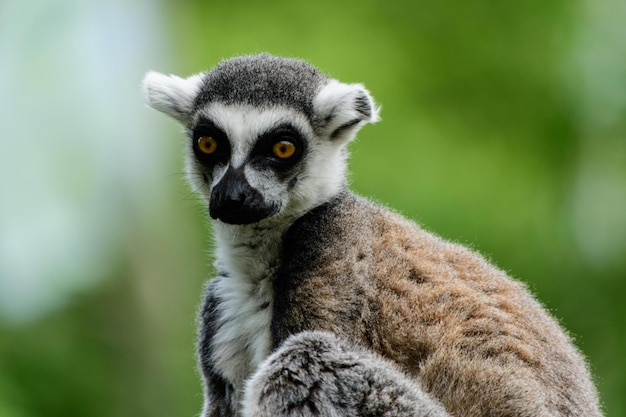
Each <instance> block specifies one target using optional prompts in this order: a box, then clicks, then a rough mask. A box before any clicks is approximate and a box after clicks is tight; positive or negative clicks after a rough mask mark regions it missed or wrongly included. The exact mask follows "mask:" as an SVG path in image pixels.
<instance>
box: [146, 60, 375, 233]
mask: <svg viewBox="0 0 626 417" xmlns="http://www.w3.org/2000/svg"><path fill="white" fill-rule="evenodd" d="M143 87H144V93H145V97H146V101H147V103H148V105H149V106H151V107H153V108H155V109H157V110H159V111H162V112H163V113H166V114H167V115H169V116H171V117H173V118H174V119H176V120H178V121H179V122H180V123H181V124H182V125H183V126H184V128H185V130H186V133H187V136H188V141H187V146H186V149H187V150H188V152H187V174H188V178H189V180H190V182H191V185H192V187H193V189H194V190H197V191H198V192H199V193H200V194H201V195H202V196H203V197H204V198H205V200H206V201H207V203H208V206H209V213H210V215H211V217H212V218H214V219H217V220H219V221H221V222H224V223H228V224H250V223H256V222H259V221H262V220H264V219H266V218H280V217H282V216H294V215H295V216H297V215H300V214H302V213H303V212H305V211H307V210H309V209H311V208H313V207H316V206H318V205H320V204H322V203H324V202H326V201H328V200H329V199H330V198H332V197H333V196H334V195H336V194H337V193H339V192H340V191H341V190H342V189H343V187H344V186H345V182H346V180H345V168H346V151H345V145H346V144H347V143H348V142H349V141H350V140H351V139H352V138H353V137H354V135H355V134H356V132H357V131H358V130H359V128H360V127H361V126H362V125H364V124H365V123H367V122H375V121H377V120H378V109H377V108H376V106H375V104H374V101H373V100H372V98H371V97H370V95H369V93H368V92H367V90H366V89H365V88H364V87H363V86H362V85H359V84H344V83H341V82H339V81H336V80H333V79H330V78H328V77H327V76H325V75H324V74H322V73H321V72H320V71H318V70H317V69H316V68H314V67H312V66H311V65H309V64H308V63H306V62H304V61H300V60H296V59H286V58H278V57H274V56H271V55H267V54H263V55H253V56H244V57H238V58H233V59H230V60H226V61H223V62H222V63H220V64H219V65H217V66H216V67H215V68H214V69H212V70H211V71H209V72H206V73H201V74H197V75H194V76H191V77H189V78H179V77H176V76H172V75H163V74H159V73H154V72H151V73H148V74H147V75H146V78H145V79H144V83H143Z"/></svg>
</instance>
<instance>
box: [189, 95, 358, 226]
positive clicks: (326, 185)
mask: <svg viewBox="0 0 626 417" xmlns="http://www.w3.org/2000/svg"><path fill="white" fill-rule="evenodd" d="M201 117H202V118H206V119H208V120H210V121H211V122H213V123H214V124H215V125H217V126H218V127H219V128H220V129H222V130H223V131H224V132H225V133H226V135H227V137H228V140H229V143H230V146H231V158H230V161H229V166H231V167H233V168H240V167H242V166H243V168H244V175H245V177H246V180H247V181H248V183H249V184H250V186H252V187H253V188H255V189H256V190H258V191H259V192H260V193H261V195H263V197H264V198H265V200H266V201H268V202H269V201H272V202H274V203H276V204H278V205H280V207H282V209H283V210H282V212H281V213H280V214H283V215H288V216H293V215H300V214H302V213H303V212H305V211H307V210H309V209H311V208H313V207H315V206H317V205H319V204H322V203H324V202H326V201H328V200H329V199H330V198H332V197H333V196H334V195H336V194H337V192H339V190H340V189H341V187H342V186H343V184H344V183H345V165H346V163H345V153H344V152H342V151H341V147H342V146H343V145H344V144H343V143H341V141H333V140H329V139H328V138H320V137H317V136H316V135H315V133H314V132H313V128H312V127H311V124H310V122H309V120H308V118H307V117H306V116H305V115H303V114H302V113H300V112H298V111H296V110H294V109H290V108H287V107H280V106H278V107H272V108H269V109H263V108H258V107H253V106H249V105H241V104H236V105H226V104H222V103H211V104H210V105H209V106H207V107H206V108H205V109H203V110H201V111H200V112H199V113H198V114H197V115H196V116H195V119H196V120H199V119H200V118H201ZM287 123H288V124H290V125H292V126H293V127H295V128H297V129H298V130H299V132H300V133H301V134H302V139H303V140H304V141H306V142H308V146H307V149H308V151H307V154H306V155H304V157H303V160H302V161H300V162H299V164H304V165H305V166H304V169H303V170H301V173H300V174H299V175H298V181H297V182H296V185H295V186H294V187H293V188H292V189H289V188H288V181H284V180H281V179H279V178H278V177H277V176H276V175H274V173H273V172H272V171H270V170H262V171H259V170H257V169H255V167H254V166H252V165H246V162H247V160H248V158H249V156H250V153H251V151H252V149H253V148H254V146H255V144H256V142H257V140H258V139H259V137H260V136H261V135H263V134H265V133H267V132H270V131H272V130H273V129H275V128H276V127H278V126H280V125H283V124H287ZM187 166H188V174H189V175H188V177H189V180H190V182H191V183H192V187H193V189H194V190H196V191H198V192H200V194H201V195H203V196H204V198H205V199H206V200H207V202H208V200H209V197H210V189H211V188H212V187H214V186H215V185H216V184H218V183H219V182H220V180H221V179H222V177H223V175H224V173H225V172H226V169H227V168H228V166H219V167H216V168H215V169H214V171H213V172H212V173H211V175H210V186H207V184H205V183H204V182H203V180H202V179H201V178H202V175H201V173H200V171H201V170H202V167H201V166H200V165H199V163H198V162H197V161H196V160H195V156H194V155H193V151H192V150H191V148H190V147H189V154H188V164H187ZM280 214H279V215H280Z"/></svg>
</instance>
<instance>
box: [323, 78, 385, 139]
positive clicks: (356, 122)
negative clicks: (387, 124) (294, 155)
mask: <svg viewBox="0 0 626 417" xmlns="http://www.w3.org/2000/svg"><path fill="white" fill-rule="evenodd" d="M313 109H314V112H315V115H316V119H317V120H318V128H319V129H321V130H322V132H323V133H324V134H326V135H328V137H329V138H330V139H332V140H338V141H343V142H347V141H349V140H351V139H352V138H353V137H354V135H355V134H356V132H357V131H358V130H359V129H360V128H361V126H363V125H364V124H365V123H375V122H377V121H378V120H380V117H379V115H378V112H379V108H378V107H377V106H376V104H375V103H374V99H373V98H372V96H371V95H370V93H369V92H368V91H367V90H366V89H365V87H363V85H361V84H344V83H341V82H339V81H336V80H331V81H330V82H329V83H328V84H326V85H325V86H324V87H323V88H322V90H321V91H320V92H319V93H318V94H317V96H316V97H315V99H314V100H313Z"/></svg>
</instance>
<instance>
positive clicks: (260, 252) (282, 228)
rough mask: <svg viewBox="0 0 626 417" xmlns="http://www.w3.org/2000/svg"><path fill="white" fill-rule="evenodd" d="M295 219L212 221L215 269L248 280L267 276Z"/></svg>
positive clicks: (275, 265)
mask: <svg viewBox="0 0 626 417" xmlns="http://www.w3.org/2000/svg"><path fill="white" fill-rule="evenodd" d="M294 220H295V219H291V220H287V221H286V220H285V219H281V220H277V219H267V220H264V221H261V222H259V223H254V224H250V225H229V224H225V223H222V222H219V221H217V222H215V223H214V231H215V240H216V268H217V270H218V272H219V273H220V274H223V275H236V276H238V277H240V278H244V279H246V280H248V281H252V282H259V281H261V280H263V279H265V278H268V277H269V276H270V275H271V274H272V273H273V271H274V269H275V268H276V267H277V266H278V264H279V262H280V251H281V244H282V238H283V235H284V234H285V232H286V231H287V229H288V228H289V227H290V226H291V224H292V223H293V221H294Z"/></svg>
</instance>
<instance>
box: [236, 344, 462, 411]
mask: <svg viewBox="0 0 626 417" xmlns="http://www.w3.org/2000/svg"><path fill="white" fill-rule="evenodd" d="M242 415H243V416H244V417H288V416H289V417H296V416H297V417H313V416H315V417H318V416H324V417H335V416H337V417H339V416H360V417H370V416H378V417H396V416H397V417H400V416H403V417H404V416H415V417H450V415H449V414H448V413H447V412H446V411H445V409H444V408H443V406H442V405H441V404H439V403H438V402H437V401H436V400H434V399H433V398H431V397H429V396H428V394H426V393H425V392H424V391H422V390H421V389H420V387H419V386H418V384H417V383H416V382H415V381H413V380H411V379H410V378H409V377H407V376H406V375H404V374H403V373H402V372H401V371H400V370H399V369H398V368H397V367H396V366H395V365H393V364H392V363H390V362H388V361H386V360H384V359H383V358H381V357H379V356H376V355H375V354H374V353H372V352H368V351H367V350H364V349H361V348H358V347H354V346H351V345H350V344H349V343H347V342H345V341H342V340H340V339H339V338H337V337H336V336H334V335H332V334H331V333H326V332H303V333H300V334H297V335H295V336H292V337H291V338H289V339H288V340H287V341H285V343H284V344H283V345H282V346H281V347H280V349H278V350H277V351H276V352H274V353H273V354H272V355H271V356H270V357H269V358H267V359H266V360H265V361H264V362H263V363H262V364H261V366H260V367H259V370H258V371H257V372H256V373H255V374H254V376H253V377H252V378H251V379H250V380H249V381H248V383H247V386H246V391H245V396H244V401H243V412H242Z"/></svg>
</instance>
